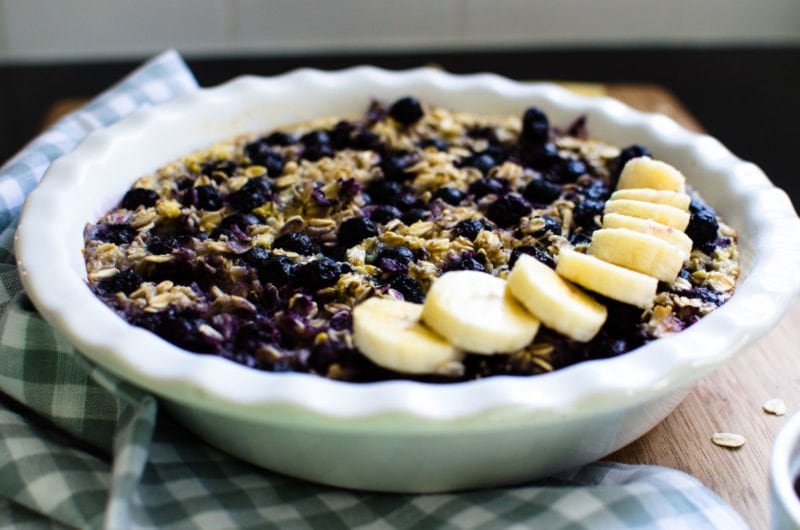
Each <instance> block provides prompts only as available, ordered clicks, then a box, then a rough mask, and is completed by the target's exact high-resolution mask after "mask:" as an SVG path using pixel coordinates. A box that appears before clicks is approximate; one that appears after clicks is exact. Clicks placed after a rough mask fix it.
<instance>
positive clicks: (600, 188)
mask: <svg viewBox="0 0 800 530" xmlns="http://www.w3.org/2000/svg"><path fill="white" fill-rule="evenodd" d="M580 191H581V193H583V196H584V197H586V198H587V199H592V200H595V201H605V200H607V199H608V197H609V195H610V194H611V192H610V191H609V190H608V187H607V186H606V185H605V184H604V183H603V181H601V180H592V181H591V183H590V184H589V185H588V186H584V187H583V188H581V190H580Z"/></svg>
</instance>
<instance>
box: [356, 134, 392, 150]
mask: <svg viewBox="0 0 800 530" xmlns="http://www.w3.org/2000/svg"><path fill="white" fill-rule="evenodd" d="M350 146H351V147H352V148H353V149H359V150H362V151H375V152H382V151H383V150H384V149H385V145H384V144H383V140H381V137H380V136H378V135H377V134H375V133H374V132H372V131H359V132H357V133H356V134H355V136H353V139H352V140H351V142H350Z"/></svg>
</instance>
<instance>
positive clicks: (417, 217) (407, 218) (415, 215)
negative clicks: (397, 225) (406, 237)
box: [400, 208, 430, 226]
mask: <svg viewBox="0 0 800 530" xmlns="http://www.w3.org/2000/svg"><path fill="white" fill-rule="evenodd" d="M429 215H430V212H428V210H425V209H423V208H411V209H410V210H408V211H405V212H403V215H401V216H400V220H401V221H403V224H406V225H408V226H411V225H413V224H414V223H416V222H417V221H423V220H425V218H427V217H428V216H429Z"/></svg>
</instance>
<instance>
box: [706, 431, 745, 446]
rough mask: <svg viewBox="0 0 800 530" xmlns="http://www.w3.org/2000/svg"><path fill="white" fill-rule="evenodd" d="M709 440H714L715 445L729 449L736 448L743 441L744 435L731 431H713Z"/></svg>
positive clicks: (742, 443)
mask: <svg viewBox="0 0 800 530" xmlns="http://www.w3.org/2000/svg"><path fill="white" fill-rule="evenodd" d="M711 441H712V442H714V444H715V445H718V446H720V447H727V448H730V449H738V448H740V447H741V446H743V445H744V443H745V439H744V436H742V435H741V434H735V433H732V432H715V433H714V434H713V436H711Z"/></svg>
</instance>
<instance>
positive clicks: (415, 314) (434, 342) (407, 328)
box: [353, 298, 463, 374]
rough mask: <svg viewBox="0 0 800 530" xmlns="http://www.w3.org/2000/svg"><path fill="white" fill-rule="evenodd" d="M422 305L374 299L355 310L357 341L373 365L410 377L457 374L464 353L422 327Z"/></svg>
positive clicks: (354, 331) (354, 322) (354, 324)
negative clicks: (410, 375) (416, 375)
mask: <svg viewBox="0 0 800 530" xmlns="http://www.w3.org/2000/svg"><path fill="white" fill-rule="evenodd" d="M421 314H422V304H412V303H410V302H403V301H400V300H389V299H382V298H370V299H368V300H366V301H365V302H364V303H362V304H359V305H357V306H356V307H355V308H354V309H353V340H354V342H355V345H356V347H357V348H358V349H359V350H361V352H362V353H363V354H364V355H366V356H367V357H368V358H369V359H370V360H371V361H372V362H374V363H375V364H377V365H379V366H383V367H384V368H389V369H390V370H396V371H398V372H403V373H409V374H434V373H438V374H454V373H458V372H459V371H460V370H463V367H462V366H461V365H460V361H461V358H462V357H463V354H462V352H460V351H459V350H458V349H456V348H454V347H453V346H451V345H450V344H449V343H448V342H447V341H446V340H444V339H443V338H442V337H440V336H439V335H437V334H436V333H434V332H433V331H431V330H430V329H428V328H427V327H425V326H423V325H422V324H421V323H420V315H421Z"/></svg>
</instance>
